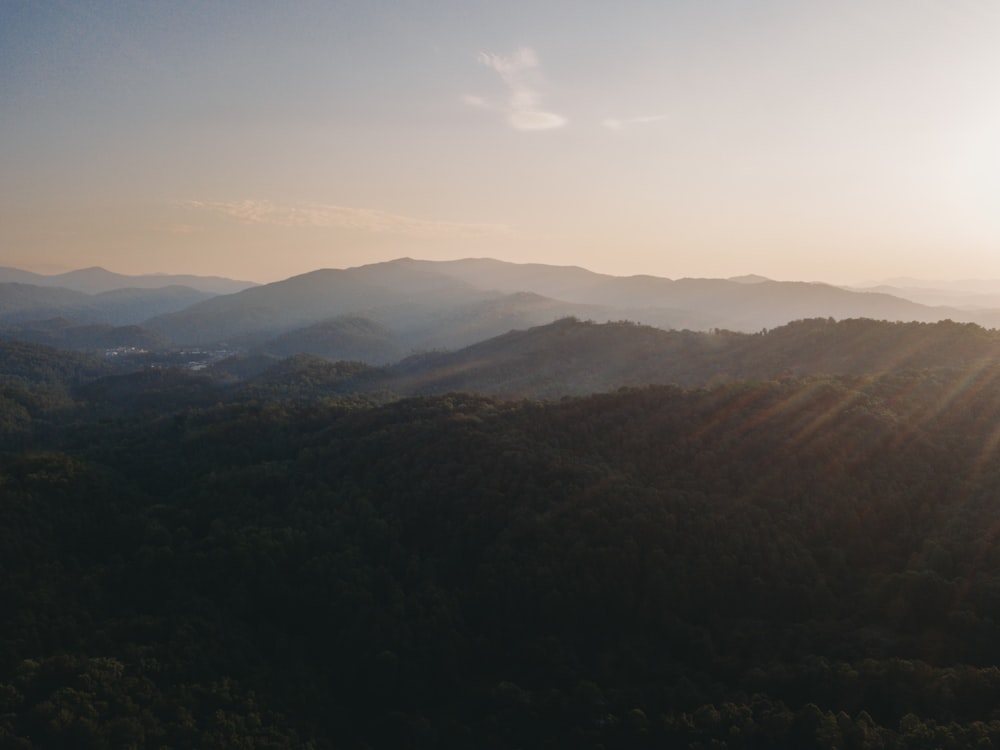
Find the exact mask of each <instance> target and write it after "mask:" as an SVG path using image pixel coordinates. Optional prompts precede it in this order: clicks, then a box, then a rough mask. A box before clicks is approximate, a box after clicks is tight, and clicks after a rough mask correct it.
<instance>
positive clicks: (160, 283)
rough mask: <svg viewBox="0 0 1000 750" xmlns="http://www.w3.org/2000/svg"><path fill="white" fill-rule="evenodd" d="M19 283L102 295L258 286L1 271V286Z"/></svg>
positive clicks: (104, 273) (201, 279) (89, 271)
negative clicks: (176, 288) (169, 288)
mask: <svg viewBox="0 0 1000 750" xmlns="http://www.w3.org/2000/svg"><path fill="white" fill-rule="evenodd" d="M6 282H18V283H21V284H32V285H34V286H44V287H61V288H63V289H71V290H73V291H76V292H82V293H84V294H100V293H102V292H110V291H113V290H115V289H159V288H161V287H165V286H185V287H188V288H189V289H195V290H197V291H200V292H206V293H208V294H212V295H215V294H233V293H235V292H238V291H241V290H243V289H248V288H249V287H252V286H256V285H255V284H254V283H253V282H250V281H237V280H235V279H226V278H222V277H220V276H192V275H189V274H146V275H139V276H128V275H125V274H120V273H114V272H112V271H108V270H106V269H104V268H99V267H93V268H81V269H78V270H76V271H67V272H66V273H58V274H40V273H32V272H31V271H22V270H20V269H17V268H3V267H0V283H6Z"/></svg>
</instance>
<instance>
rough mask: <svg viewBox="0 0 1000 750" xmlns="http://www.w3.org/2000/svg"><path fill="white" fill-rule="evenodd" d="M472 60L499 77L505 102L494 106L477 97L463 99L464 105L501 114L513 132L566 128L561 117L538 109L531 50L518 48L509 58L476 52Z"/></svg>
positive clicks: (539, 100) (539, 107) (538, 95)
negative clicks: (505, 94) (503, 87)
mask: <svg viewBox="0 0 1000 750" xmlns="http://www.w3.org/2000/svg"><path fill="white" fill-rule="evenodd" d="M476 59H477V60H478V61H479V63H480V64H482V65H485V66H486V67H487V68H490V69H491V70H493V71H495V72H496V73H497V74H498V75H499V76H500V79H501V80H502V81H503V83H504V85H505V86H506V87H507V94H508V95H507V101H506V102H505V103H504V104H503V105H495V104H492V103H490V102H489V101H488V100H487V99H484V98H483V97H481V96H466V97H464V101H465V103H466V104H468V105H469V106H472V107H478V108H480V109H487V110H491V111H494V112H500V113H502V114H503V115H504V117H505V118H506V120H507V124H509V125H510V126H511V127H512V128H514V129H515V130H554V129H556V128H561V127H563V126H564V125H565V124H566V118H565V117H563V116H562V115H559V114H556V113H555V112H546V111H545V110H543V109H542V108H541V106H540V105H541V95H540V94H539V92H538V89H537V86H538V83H539V77H538V73H537V70H538V56H537V55H536V54H535V51H534V50H532V49H530V48H528V47H521V48H520V49H517V50H515V51H514V53H513V54H512V55H510V56H509V57H507V56H504V55H495V54H493V53H490V52H480V53H479V55H478V56H477V58H476Z"/></svg>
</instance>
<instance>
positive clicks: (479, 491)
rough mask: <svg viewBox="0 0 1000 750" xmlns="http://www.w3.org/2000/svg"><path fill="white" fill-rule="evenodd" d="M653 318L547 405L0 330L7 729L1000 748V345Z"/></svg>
mask: <svg viewBox="0 0 1000 750" xmlns="http://www.w3.org/2000/svg"><path fill="white" fill-rule="evenodd" d="M561 325H562V328H561V329H560V328H559V327H558V326H557V327H555V328H553V329H552V331H554V332H555V334H558V333H559V331H560V330H562V331H563V332H564V333H565V332H566V331H567V330H568V331H571V332H572V335H573V336H583V335H584V334H583V333H580V332H581V331H584V329H586V328H587V325H586V324H576V325H575V326H571V325H570V324H569V323H563V324H561ZM594 328H596V329H597V330H598V334H599V335H600V336H604V337H606V338H609V339H614V340H618V341H621V340H623V337H632V338H630V339H629V341H633V342H635V341H639V342H642V341H645V342H647V344H648V347H653V345H654V344H655V343H656V342H655V341H653V338H654V337H653V336H652V334H648V333H647V331H646V329H642V328H640V327H630V326H627V325H618V326H614V325H612V326H606V327H594ZM674 334H676V335H674ZM682 334H683V335H682ZM547 335H550V336H551V335H554V334H552V333H551V332H550V333H548V334H547ZM671 335H674V338H673V339H671V340H672V341H674V344H675V346H676V347H677V348H676V349H675V350H674V354H673V356H672V357H671V356H668V355H665V354H657V355H656V357H658V359H655V361H658V362H662V363H668V362H669V363H673V364H672V366H673V367H674V371H676V372H686V373H688V375H687V376H685V377H670V376H669V375H664V371H663V370H662V369H661V371H660V375H661V376H660V377H659V378H657V377H656V368H655V367H652V365H649V362H652V361H654V360H647V361H646V364H644V365H643V367H646V368H647V369H645V370H643V372H644V373H645V374H644V375H643V376H642V378H638V379H639V380H645V383H639V382H637V383H635V384H629V387H622V388H619V389H617V390H606V391H605V392H598V391H600V390H601V386H605V385H607V384H608V383H610V382H611V381H610V380H608V379H607V378H608V377H609V376H606V375H605V374H601V373H596V371H595V370H588V371H587V372H586V373H584V375H585V376H586V377H587V378H589V380H588V381H587V382H590V383H591V384H596V386H595V387H593V388H592V389H591V391H592V392H589V393H586V394H581V395H566V396H564V397H562V398H559V397H558V396H556V397H554V398H552V399H551V400H539V399H527V398H520V397H518V398H506V399H505V398H500V397H499V395H492V396H491V395H484V393H478V394H473V393H459V392H449V393H434V394H425V395H412V392H413V390H411V391H403V390H402V389H401V390H399V391H394V390H393V385H394V384H395V383H400V382H403V381H402V380H400V379H399V377H400V376H399V372H400V370H386V369H380V368H371V367H369V366H366V365H363V364H360V363H349V362H337V363H334V362H326V361H322V360H318V359H316V358H310V357H294V358H291V359H286V360H278V359H276V358H274V357H266V356H259V357H257V358H256V359H254V358H241V359H234V360H229V361H227V362H224V363H220V364H219V366H218V367H217V368H215V369H213V370H212V371H208V372H197V373H190V372H185V371H181V370H177V369H172V368H142V369H137V370H136V371H134V372H129V373H123V372H121V370H120V368H116V366H114V365H111V364H108V363H107V362H104V361H101V360H97V359H93V358H90V357H87V356H85V355H83V354H74V353H69V352H63V351H57V350H55V349H50V348H47V347H44V346H40V345H37V344H27V343H22V342H9V341H0V535H2V539H0V612H3V617H0V748H19V749H24V750H27V749H29V748H146V747H150V748H181V747H203V748H209V747H211V748H300V747H313V748H469V747H485V748H498V749H500V748H534V747H537V748H564V747H565V748H587V747H590V748H599V747H600V748H608V749H610V748H672V747H686V748H705V749H707V748H859V749H860V748H866V749H867V748H965V747H990V746H996V745H1000V666H998V663H1000V545H998V543H997V540H998V538H1000V512H998V508H1000V506H998V502H1000V462H998V460H997V459H998V453H1000V422H998V419H997V415H998V414H1000V369H998V367H997V357H996V354H995V350H996V348H997V346H996V344H997V339H996V333H995V332H993V331H986V330H984V329H980V328H977V327H976V326H971V325H959V324H937V325H923V326H920V325H918V324H913V325H912V326H904V325H901V324H897V325H896V326H895V327H894V326H893V324H875V323H871V322H867V323H866V322H863V321H853V322H852V321H844V322H841V323H834V322H833V321H825V320H823V321H804V322H800V323H798V324H794V325H792V326H789V327H787V328H783V329H781V330H780V331H772V332H769V333H766V334H765V333H761V334H760V335H757V336H752V335H737V334H726V333H725V332H716V333H713V334H704V335H701V336H700V337H699V336H695V335H693V334H690V332H673V334H671ZM588 341H592V339H588ZM650 342H652V343H650ZM889 342H894V344H893V346H894V347H895V348H893V346H889ZM508 343H509V342H508ZM752 346H766V347H768V348H769V352H770V353H769V354H768V358H767V359H764V358H756V357H754V356H752V354H753V352H752V350H751V347H752ZM648 347H647V348H648ZM627 348H628V349H629V351H632V350H635V351H639V350H641V349H642V346H640V345H639V344H635V343H634V344H629V345H628V347H627ZM494 351H495V349H494ZM518 351H521V352H522V353H523V350H518ZM574 351H576V352H579V351H580V350H579V349H575V350H574ZM699 352H700V353H699ZM720 352H729V354H727V355H726V356H725V357H724V356H723V355H722V354H721V353H720ZM758 353H759V352H758ZM480 354H482V352H480ZM904 355H905V356H904ZM435 356H437V355H435ZM574 356H576V355H574ZM555 359H557V360H558V359H559V358H558V357H556V358H555ZM593 359H594V361H597V360H599V359H600V358H599V357H595V358H593ZM422 361H426V358H424V360H422ZM510 361H513V360H510ZM699 363H701V364H699ZM696 365H699V367H701V369H698V367H696ZM406 366H407V367H410V368H413V367H415V366H416V365H415V364H414V363H413V362H411V363H409V365H406ZM552 366H553V367H555V365H554V364H553V365H552ZM511 367H512V369H510V370H509V372H510V373H511V376H512V377H522V375H523V373H522V370H520V369H517V368H515V367H513V365H512V366H511ZM493 372H494V376H493V377H494V378H497V377H500V376H498V375H497V374H496V373H497V372H498V371H497V370H495V369H494V370H493ZM501 372H507V371H501ZM602 372H605V371H602ZM386 373H389V375H387V374H386ZM595 373H596V374H595ZM598 374H600V378H598ZM390 375H391V377H390ZM547 377H548V379H549V381H551V380H552V378H558V377H559V376H558V373H557V371H555V370H553V371H552V372H550V373H549V374H548V376H547ZM394 378H395V379H394ZM578 382H584V381H578ZM359 384H364V386H365V387H360V386H359ZM482 390H483V391H484V392H485V391H488V390H489V389H486V388H484V389H482ZM495 390H496V391H497V393H499V394H502V393H505V391H503V389H502V388H497V389H495ZM529 390H530V389H529ZM576 392H577V391H576V385H574V390H571V391H570V393H576ZM507 393H508V395H518V391H517V389H516V388H515V389H512V390H511V391H509V392H507ZM535 395H537V394H535Z"/></svg>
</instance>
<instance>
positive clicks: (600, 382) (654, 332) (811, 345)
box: [355, 319, 1000, 398]
mask: <svg viewBox="0 0 1000 750" xmlns="http://www.w3.org/2000/svg"><path fill="white" fill-rule="evenodd" d="M998 364H1000V333H998V332H996V331H987V330H985V329H983V328H980V327H979V326H976V325H974V324H963V323H952V322H942V323H888V322H884V321H872V320H865V319H849V320H844V321H840V322H835V321H832V320H829V319H810V320H802V321H797V322H794V323H791V324H789V325H787V326H783V327H781V328H777V329H774V330H771V331H769V332H767V333H764V334H744V333H733V332H729V331H720V332H715V333H708V332H695V331H664V330H660V329H656V328H651V327H648V326H642V325H636V324H633V323H607V324H596V323H584V322H580V321H577V320H572V319H567V320H561V321H558V322H556V323H553V324H551V325H547V326H540V327H537V328H532V329H529V330H526V331H511V332H510V333H507V334H505V335H503V336H499V337H497V338H495V339H491V340H489V341H484V342H481V343H479V344H475V345H473V346H469V347H466V348H465V349H462V350H460V351H457V352H440V353H430V354H426V355H422V356H416V357H411V358H408V359H406V360H403V361H402V362H400V363H398V364H397V365H394V366H392V367H390V368H387V369H385V370H383V371H382V372H381V373H380V374H379V375H378V376H377V377H370V376H366V378H365V379H364V381H359V382H358V383H356V384H355V386H356V387H357V388H359V389H370V390H387V391H393V392H396V393H403V394H411V393H445V392H449V391H467V392H477V393H486V394H490V395H494V396H500V397H504V398H559V397H562V396H568V395H582V394H587V393H595V392H601V391H611V390H615V389H617V388H621V387H623V386H639V385H647V384H655V383H674V384H678V385H684V386H698V385H706V384H710V383H713V382H724V381H732V380H745V379H771V378H775V377H784V376H789V375H805V374H818V373H823V374H838V375H841V374H843V375H875V374H882V373H889V372H902V371H907V370H918V369H946V368H947V369H951V368H967V369H970V370H979V369H984V368H992V367H995V366H997V365H998Z"/></svg>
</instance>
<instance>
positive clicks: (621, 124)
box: [601, 115, 669, 131]
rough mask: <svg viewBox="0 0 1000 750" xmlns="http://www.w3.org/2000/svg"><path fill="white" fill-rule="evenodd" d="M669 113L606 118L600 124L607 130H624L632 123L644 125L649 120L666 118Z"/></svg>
mask: <svg viewBox="0 0 1000 750" xmlns="http://www.w3.org/2000/svg"><path fill="white" fill-rule="evenodd" d="M667 117H669V115H643V116H642V117H629V118H628V119H626V120H619V119H616V118H608V119H607V120H604V121H603V122H602V123H601V124H602V125H603V126H604V127H606V128H607V129H608V130H619V131H620V130H625V129H626V128H629V127H631V126H633V125H646V124H648V123H651V122H659V121H661V120H666V119H667Z"/></svg>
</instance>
